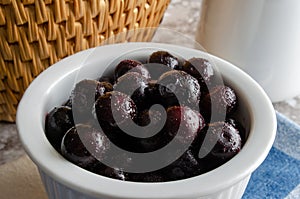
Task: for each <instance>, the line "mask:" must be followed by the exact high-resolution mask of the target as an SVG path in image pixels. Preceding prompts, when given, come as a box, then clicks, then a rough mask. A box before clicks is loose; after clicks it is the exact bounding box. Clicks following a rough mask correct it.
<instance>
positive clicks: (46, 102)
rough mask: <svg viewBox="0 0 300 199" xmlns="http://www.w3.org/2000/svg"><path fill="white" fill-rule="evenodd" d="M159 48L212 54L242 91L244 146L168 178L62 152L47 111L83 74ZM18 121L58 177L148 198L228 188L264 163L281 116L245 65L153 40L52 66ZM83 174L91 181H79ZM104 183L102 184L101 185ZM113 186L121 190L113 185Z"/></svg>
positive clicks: (43, 164) (31, 148)
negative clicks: (115, 170)
mask: <svg viewBox="0 0 300 199" xmlns="http://www.w3.org/2000/svg"><path fill="white" fill-rule="evenodd" d="M157 50H166V51H168V52H170V53H171V54H174V55H175V56H178V57H182V58H185V59H189V58H192V57H202V58H207V59H208V60H210V61H212V62H213V63H214V65H216V66H217V68H218V70H219V71H220V72H221V73H222V77H223V78H224V82H225V84H228V85H230V86H231V87H232V88H233V89H234V90H235V91H236V92H237V94H238V97H239V108H238V115H239V116H240V118H239V120H240V121H241V122H242V123H243V124H244V126H245V127H246V132H248V133H249V135H247V137H248V139H247V142H246V144H245V145H244V147H243V149H242V150H241V152H240V153H239V154H238V155H236V156H235V157H234V158H232V159H231V160H230V161H228V162H227V163H226V164H224V165H222V166H221V167H219V168H217V169H214V170H212V171H210V172H208V173H205V174H202V175H200V176H197V177H193V178H190V179H185V180H180V181H174V182H165V183H135V182H121V181H118V180H113V179H109V178H106V177H102V176H99V175H96V174H93V173H90V172H86V171H84V170H83V169H81V168H79V167H77V166H75V165H73V164H72V163H70V162H68V161H66V160H65V159H64V158H63V157H61V156H60V155H59V154H58V153H57V152H56V151H55V150H54V149H53V148H52V146H51V145H50V143H49V142H48V140H47V138H46V137H45V134H44V121H45V116H46V114H47V112H49V111H50V110H51V109H52V108H53V107H55V106H59V105H61V104H62V103H63V102H65V101H66V100H67V99H68V97H69V95H70V93H71V90H72V89H73V88H74V85H75V84H76V83H77V82H79V81H80V80H83V79H97V78H99V77H100V76H101V75H102V73H104V72H105V73H107V72H110V71H111V70H112V68H113V67H114V66H115V65H116V63H118V62H119V61H120V60H122V59H125V58H130V59H137V60H144V59H145V57H148V56H149V55H150V54H151V53H152V52H154V51H157ZM179 55H180V56H179ZM116 57H117V58H116ZM107 66H108V69H107ZM253 96H255V99H254V98H253ZM32 110H34V111H32ZM28 113H31V117H30V119H29V118H28V117H27V115H28ZM32 121H33V122H32ZM33 123H34V124H35V125H33ZM17 125H18V129H19V134H20V137H21V140H22V143H23V146H24V148H25V150H26V151H27V153H28V154H29V156H30V157H31V158H32V159H33V161H34V162H35V163H36V164H37V165H38V167H39V168H40V169H42V170H43V171H44V172H45V173H47V174H48V175H50V176H52V177H53V178H55V179H56V180H57V181H58V182H60V183H63V184H65V185H66V186H69V187H71V188H73V189H77V190H80V191H82V192H84V193H88V194H89V195H94V196H97V197H98V196H102V197H103V196H105V197H123V198H144V197H145V195H147V198H157V195H159V198H172V197H174V198H175V197H177V198H178V197H179V198H188V197H192V196H196V195H205V194H209V193H211V192H215V191H217V190H221V189H225V188H226V187H229V186H230V185H232V184H234V183H236V182H238V181H239V180H242V179H243V178H245V177H247V176H249V175H250V174H251V172H253V170H255V169H256V168H257V167H258V166H259V164H261V162H262V161H263V160H264V159H265V157H266V155H267V153H268V151H269V150H270V148H271V146H272V143H273V141H274V138H275V132H276V118H275V113H274V110H273V107H272V104H271V102H270V101H269V99H268V97H267V95H266V94H265V93H264V91H263V90H262V89H261V87H260V86H259V85H258V84H257V83H256V82H255V81H254V80H252V79H251V78H250V77H249V76H248V75H246V74H245V73H243V72H242V71H241V70H240V69H238V68H237V67H235V66H233V65H231V64H230V63H228V62H226V61H224V60H221V59H219V58H216V57H214V56H211V55H209V54H207V53H205V52H202V51H197V50H193V49H188V48H184V47H179V46H173V45H169V44H153V43H128V44H116V45H109V46H103V47H99V48H94V49H90V50H87V51H83V52H80V53H78V54H75V55H73V56H71V57H68V58H66V59H64V60H62V61H61V62H58V63H57V64H55V65H54V66H52V67H49V68H48V69H47V70H46V71H45V72H43V73H42V74H41V75H40V76H39V77H38V78H36V79H35V80H34V82H33V83H32V84H31V85H30V87H29V88H28V89H27V91H26V93H25V94H24V96H23V98H22V100H21V102H20V105H19V109H18V113H17ZM30 137H31V138H30ZM74 176H76V177H74ZM78 178H79V179H82V180H85V182H87V183H80V182H78ZM99 186H100V187H103V189H101V190H99V189H98V187H99ZM111 187H115V188H116V189H117V190H118V191H116V192H114V191H110V190H111ZM199 187H201V188H199Z"/></svg>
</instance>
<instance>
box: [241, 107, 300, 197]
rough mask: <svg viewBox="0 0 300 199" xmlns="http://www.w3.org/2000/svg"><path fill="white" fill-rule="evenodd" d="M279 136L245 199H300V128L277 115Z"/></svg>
mask: <svg viewBox="0 0 300 199" xmlns="http://www.w3.org/2000/svg"><path fill="white" fill-rule="evenodd" d="M277 122H278V124H277V134H276V139H275V142H274V145H273V147H272V149H271V150H270V153H269V154H268V156H267V158H266V159H265V161H264V162H263V163H262V164H261V165H260V166H259V168H258V169H257V170H256V171H254V172H253V174H252V176H251V178H250V181H249V184H248V186H247V188H246V191H245V193H244V195H243V199H264V198H267V199H273V198H274V199H277V198H278V199H281V198H285V199H300V126H298V125H297V124H295V123H294V122H292V121H290V120H289V119H288V118H286V117H285V116H283V115H282V114H280V113H277Z"/></svg>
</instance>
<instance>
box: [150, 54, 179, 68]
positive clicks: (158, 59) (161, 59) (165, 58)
mask: <svg viewBox="0 0 300 199" xmlns="http://www.w3.org/2000/svg"><path fill="white" fill-rule="evenodd" d="M148 62H149V63H159V64H163V65H165V66H167V67H169V68H171V69H177V68H178V67H179V61H178V59H177V58H176V57H174V56H173V55H171V54H170V53H168V52H166V51H157V52H154V53H152V54H151V55H150V57H149V61H148Z"/></svg>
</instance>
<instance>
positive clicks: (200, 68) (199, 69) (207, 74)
mask: <svg viewBox="0 0 300 199" xmlns="http://www.w3.org/2000/svg"><path fill="white" fill-rule="evenodd" d="M182 70H183V71H185V72H187V73H188V74H190V75H192V76H193V77H195V78H196V79H197V80H198V81H199V83H200V86H201V88H205V87H206V86H207V85H208V84H211V79H212V77H213V76H214V69H213V66H212V64H211V63H210V62H209V61H208V60H206V59H203V58H192V59H189V60H188V61H185V62H184V64H183V66H182Z"/></svg>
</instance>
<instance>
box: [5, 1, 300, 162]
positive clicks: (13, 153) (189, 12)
mask: <svg viewBox="0 0 300 199" xmlns="http://www.w3.org/2000/svg"><path fill="white" fill-rule="evenodd" d="M200 8H201V0H200V1H199V0H172V1H171V4H170V5H169V7H168V10H167V11H166V13H165V17H164V19H163V21H162V24H161V27H164V28H169V29H172V30H176V31H179V32H181V33H183V34H184V35H186V36H187V37H190V38H192V39H193V38H195V34H196V31H197V25H198V21H199V18H200ZM178 13H180V14H178ZM274 108H275V110H277V111H278V112H280V113H282V114H283V115H285V116H286V117H287V118H289V119H291V120H293V121H294V122H295V123H297V124H299V125H300V95H299V96H297V97H295V98H293V99H289V100H286V101H282V102H278V103H274ZM24 153H25V152H24V150H23V147H22V145H21V143H20V140H19V138H18V133H17V128H16V125H15V124H14V123H3V122H2V123H1V122H0V165H1V164H5V163H7V162H9V161H12V160H14V159H16V158H18V157H20V156H22V155H23V154H24Z"/></svg>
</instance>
